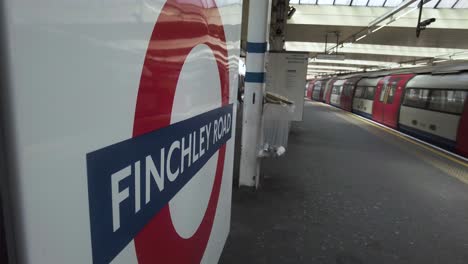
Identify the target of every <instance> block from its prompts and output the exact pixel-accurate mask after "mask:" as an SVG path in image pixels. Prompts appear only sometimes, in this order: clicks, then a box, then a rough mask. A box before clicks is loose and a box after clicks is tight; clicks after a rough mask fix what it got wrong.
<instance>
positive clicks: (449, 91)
mask: <svg viewBox="0 0 468 264" xmlns="http://www.w3.org/2000/svg"><path fill="white" fill-rule="evenodd" d="M306 94H307V96H308V97H309V98H310V99H312V100H315V101H320V102H324V103H327V104H330V105H332V106H335V107H338V108H341V109H343V110H345V111H349V112H353V113H355V114H357V115H360V116H363V117H366V118H368V119H371V120H374V121H376V122H378V123H381V124H383V125H385V126H388V127H390V128H393V129H397V130H399V131H401V132H403V133H406V134H408V135H411V136H413V137H416V138H419V139H421V140H424V141H426V142H428V143H431V144H433V145H436V146H439V147H441V148H444V149H446V150H449V151H451V152H455V153H457V154H459V155H461V156H464V157H468V103H467V102H466V101H467V95H468V62H450V63H445V64H439V65H435V66H430V67H421V68H410V69H398V70H391V71H379V72H371V73H362V74H353V75H346V76H338V77H333V78H322V79H316V80H311V81H309V82H308V87H307V93H306Z"/></svg>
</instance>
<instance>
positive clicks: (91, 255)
mask: <svg viewBox="0 0 468 264" xmlns="http://www.w3.org/2000/svg"><path fill="white" fill-rule="evenodd" d="M0 5H2V8H0V12H1V11H3V13H2V14H0V17H2V21H1V22H0V26H2V27H3V26H4V27H5V30H4V31H0V32H5V33H4V34H5V35H3V36H1V37H2V40H4V41H5V43H1V44H2V45H0V46H1V47H6V50H5V53H6V54H7V55H8V58H7V59H5V65H3V66H4V67H6V68H8V70H7V73H8V74H9V76H7V77H8V78H7V79H9V80H10V83H9V85H8V86H5V87H2V88H4V89H0V93H1V95H0V98H1V99H2V100H5V101H6V102H8V106H7V107H8V109H7V111H6V113H5V115H8V116H7V118H6V119H7V120H8V122H6V123H5V124H2V125H4V127H5V128H6V130H7V131H6V133H5V134H6V135H5V137H6V138H1V139H0V141H2V142H8V146H7V147H8V148H7V149H6V150H4V149H1V150H0V151H2V152H4V153H9V158H10V159H11V160H12V162H10V163H8V164H7V166H8V168H7V171H8V175H7V177H9V178H11V179H14V181H11V182H8V184H9V186H7V188H8V190H10V191H11V201H13V202H12V205H11V206H10V207H11V208H12V209H11V212H10V211H8V212H7V214H6V215H7V217H8V218H12V219H11V221H8V222H9V223H13V224H12V225H13V227H12V228H9V230H13V231H11V232H12V233H13V237H14V238H15V239H14V240H9V241H7V243H8V244H9V246H11V247H12V248H13V249H14V250H12V252H13V253H15V254H16V258H17V259H18V261H17V262H18V263H51V264H52V263H67V264H75V263H76V264H84V263H95V264H98V263H114V264H124V263H125V264H126V263H139V264H144V263H216V262H217V261H218V259H219V257H220V255H221V252H222V249H223V246H224V243H225V241H226V238H227V236H228V232H229V224H230V213H231V211H230V210H231V191H232V171H233V160H234V136H233V132H232V131H235V126H236V124H235V120H236V116H235V114H236V107H237V105H236V101H237V100H236V98H237V87H238V84H237V81H238V67H237V65H238V63H239V48H240V47H239V43H240V25H241V17H242V14H241V11H242V1H240V0H230V1H205V0H184V1H180V0H151V1H130V0H116V1H89V0H80V1H56V0H40V1H36V0H21V1H17V0H5V1H2V3H1V4H0ZM3 23H5V24H3ZM225 25H228V26H225ZM4 91H6V92H5V93H4ZM0 105H1V104H0ZM2 110H3V108H2ZM1 114H2V117H3V114H4V113H1ZM2 132H3V131H2ZM0 136H2V137H3V136H4V135H3V133H2V135H0ZM0 178H3V177H0ZM2 183H3V182H2ZM15 262H16V261H15Z"/></svg>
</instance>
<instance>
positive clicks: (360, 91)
mask: <svg viewBox="0 0 468 264" xmlns="http://www.w3.org/2000/svg"><path fill="white" fill-rule="evenodd" d="M363 95H364V87H362V86H358V87H357V88H356V91H355V92H354V97H356V98H362V97H363Z"/></svg>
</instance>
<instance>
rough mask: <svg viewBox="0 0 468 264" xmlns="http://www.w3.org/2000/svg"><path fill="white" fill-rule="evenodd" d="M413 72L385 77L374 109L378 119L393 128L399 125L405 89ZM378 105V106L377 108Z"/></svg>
mask: <svg viewBox="0 0 468 264" xmlns="http://www.w3.org/2000/svg"><path fill="white" fill-rule="evenodd" d="M413 76H414V75H412V74H407V75H398V76H389V77H385V78H384V81H383V84H382V85H381V88H380V91H378V92H379V93H378V97H377V101H376V104H374V109H375V111H376V117H375V118H376V121H378V122H380V123H382V124H384V125H387V126H389V127H391V128H397V126H398V113H399V110H400V105H401V97H402V94H403V89H404V87H405V85H406V83H407V82H408V80H409V79H410V78H411V77H413ZM375 106H377V108H375Z"/></svg>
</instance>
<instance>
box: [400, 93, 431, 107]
mask: <svg viewBox="0 0 468 264" xmlns="http://www.w3.org/2000/svg"><path fill="white" fill-rule="evenodd" d="M428 97H429V90H427V89H415V88H410V89H406V93H405V99H404V101H403V105H405V106H411V107H417V108H426V105H427V100H428Z"/></svg>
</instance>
